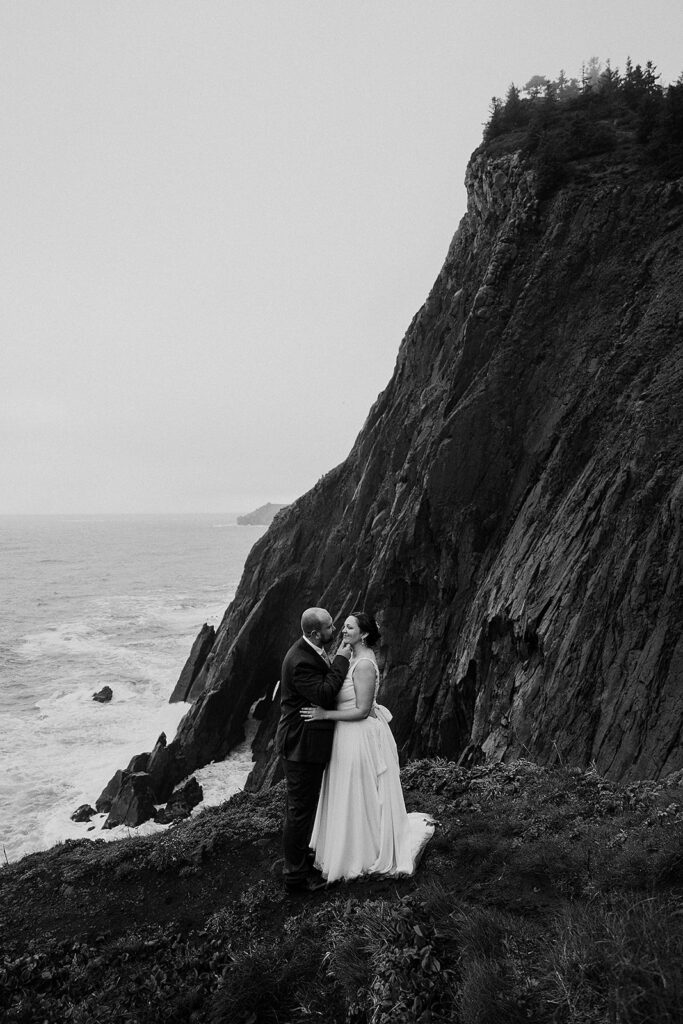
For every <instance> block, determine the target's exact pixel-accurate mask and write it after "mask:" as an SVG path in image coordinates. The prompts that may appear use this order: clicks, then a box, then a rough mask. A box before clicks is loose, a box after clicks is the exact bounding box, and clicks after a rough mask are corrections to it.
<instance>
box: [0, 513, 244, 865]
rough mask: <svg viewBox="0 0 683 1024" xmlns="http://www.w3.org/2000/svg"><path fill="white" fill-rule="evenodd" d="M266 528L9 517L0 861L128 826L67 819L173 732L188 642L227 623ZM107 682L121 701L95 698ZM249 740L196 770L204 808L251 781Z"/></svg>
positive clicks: (213, 522)
mask: <svg viewBox="0 0 683 1024" xmlns="http://www.w3.org/2000/svg"><path fill="white" fill-rule="evenodd" d="M262 533H263V529H262V528H260V527H239V526H236V525H235V524H234V521H233V520H232V519H231V517H228V516H223V517H220V516H109V517H107V516H93V517H80V518H76V517H2V518H0V573H1V576H0V608H1V609H2V612H1V616H2V617H1V620H0V693H1V694H2V700H1V701H0V856H1V857H3V859H4V858H5V857H6V858H7V859H8V860H14V859H16V858H18V857H20V856H23V855H24V854H26V853H29V852H33V851H35V850H40V849H45V848H47V847H48V846H51V845H52V844H54V843H55V842H57V841H60V840H63V839H66V838H79V837H89V838H104V839H107V840H110V839H116V838H119V836H120V835H121V834H125V835H127V834H128V831H129V830H128V829H127V828H124V827H121V828H118V829H112V830H109V831H101V826H102V823H103V822H104V819H105V816H104V815H97V816H96V817H95V818H93V819H92V821H91V822H90V824H88V823H75V822H72V821H71V820H70V815H71V813H72V812H73V811H74V810H75V809H76V807H78V806H79V804H82V803H90V804H93V805H94V803H95V800H96V798H97V796H98V795H99V793H100V792H101V790H102V789H103V787H104V786H105V785H106V783H107V781H108V780H109V779H110V777H111V776H112V775H113V773H114V771H115V770H116V769H117V768H121V767H125V765H126V764H127V763H128V761H129V760H130V758H131V757H132V756H133V754H135V753H139V752H141V751H143V750H151V749H152V746H153V745H154V743H155V741H156V739H157V737H158V735H159V733H161V732H165V733H166V735H167V737H168V738H169V739H171V738H172V737H173V735H174V734H175V730H176V727H177V725H178V722H179V721H180V719H181V717H182V715H183V714H184V713H185V712H186V711H187V709H188V705H185V704H171V705H170V704H168V698H169V696H170V693H171V691H172V689H173V686H174V684H175V682H176V679H177V677H178V675H179V674H180V670H181V669H182V666H183V664H184V662H185V659H186V658H187V655H188V654H189V651H190V647H191V645H192V642H193V640H194V638H195V636H196V634H197V632H198V631H199V629H200V627H201V625H202V623H204V622H209V623H213V624H214V625H216V626H217V625H218V623H219V622H220V619H221V617H222V615H223V612H224V610H225V608H226V606H227V604H228V603H229V601H230V600H231V598H232V594H233V592H234V589H235V587H236V585H237V583H238V581H239V577H240V575H241V572H242V568H243V565H244V560H245V558H246V556H247V554H248V551H249V549H250V548H251V546H252V544H253V543H254V541H255V540H256V539H257V538H258V537H259V536H260V535H261V534H262ZM105 684H108V685H109V686H111V688H112V690H113V692H114V697H113V699H112V701H111V702H110V703H109V704H99V703H97V702H96V701H93V699H92V694H93V693H94V692H95V691H96V690H99V689H100V688H101V687H102V686H103V685H105ZM249 740H250V737H249V738H248V740H247V742H246V743H245V744H243V746H242V747H241V748H240V749H239V750H238V751H235V752H233V754H232V755H231V756H230V758H229V759H228V760H227V761H225V762H223V763H221V764H220V765H209V766H207V767H206V768H204V769H202V770H201V771H200V772H196V773H195V775H196V777H197V778H198V781H199V782H200V783H201V784H202V786H203V788H204V806H206V805H207V804H215V803H220V802H222V801H223V800H224V799H226V798H227V796H229V795H231V793H233V792H235V791H236V790H237V789H239V788H241V787H242V785H243V784H244V781H245V779H246V776H247V774H248V772H249V770H250V767H251V755H250V752H249ZM200 806H201V805H200ZM160 828H162V826H158V825H155V824H153V823H152V824H149V823H148V824H146V825H144V826H142V827H141V830H140V831H142V832H150V831H155V830H158V829H160Z"/></svg>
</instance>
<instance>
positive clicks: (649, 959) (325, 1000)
mask: <svg viewBox="0 0 683 1024" xmlns="http://www.w3.org/2000/svg"><path fill="white" fill-rule="evenodd" d="M403 783H404V788H405V793H406V802H407V804H408V806H409V809H411V808H414V809H420V810H424V811H428V812H430V813H431V814H433V815H434V817H435V818H436V819H437V822H438V826H437V830H436V834H435V837H434V839H433V840H432V842H431V843H430V844H429V846H428V848H427V851H426V853H425V855H424V858H423V860H422V863H421V865H420V868H419V870H418V873H417V875H416V876H415V877H414V878H411V879H405V880H389V879H366V880H363V881H358V882H355V883H350V884H346V885H339V886H335V887H331V888H330V889H329V890H323V891H321V892H318V893H315V894H313V895H312V896H308V897H298V898H293V897H288V896H286V895H285V893H284V892H283V891H282V887H281V883H280V880H279V877H278V869H279V865H278V863H277V862H278V858H279V856H280V827H281V814H282V801H283V790H282V787H281V786H279V787H276V788H275V789H273V790H272V791H270V792H269V793H265V794H261V795H257V796H252V795H248V794H240V795H238V796H237V797H234V798H233V799H232V800H231V801H229V802H228V803H226V804H225V805H223V807H221V808H215V809H210V810H207V811H205V812H204V813H203V814H202V815H200V816H199V817H197V818H192V819H190V820H188V821H186V822H183V823H181V824H179V825H176V826H173V827H172V828H171V829H169V830H168V831H167V832H165V833H164V834H163V835H161V836H150V837H147V838H137V837H134V836H133V837H132V838H130V839H128V840H124V841H122V842H118V843H112V844H104V843H90V842H88V841H70V842H67V843H64V844H63V845H60V846H57V847H55V848H53V849H52V850H49V851H47V852H46V853H41V854H34V855H32V856H29V857H26V858H24V859H23V860H22V861H20V862H18V863H16V864H10V865H8V866H6V867H4V868H3V869H2V870H0V929H1V932H0V934H1V935H2V948H1V951H0V957H1V960H0V1016H2V1019H3V1020H6V1021H7V1022H8V1024H9V1022H15V1021H26V1022H29V1021H30V1022H31V1024H33V1022H39V1021H50V1022H52V1021H55V1022H56V1021H59V1022H62V1021H75V1022H81V1024H86V1022H87V1024H97V1022H102V1024H104V1022H114V1021H116V1022H117V1024H118V1022H123V1021H131V1022H138V1024H147V1022H156V1021H162V1020H163V1021H177V1022H181V1021H193V1022H197V1024H200V1022H216V1024H218V1022H231V1024H232V1022H235V1024H239V1022H249V1024H259V1022H265V1021H273V1022H275V1021H280V1022H283V1024H284V1022H304V1021H316V1020H317V1021H329V1022H342V1021H349V1022H356V1024H361V1022H372V1024H380V1022H385V1021H386V1022H389V1021H392V1022H393V1024H396V1022H413V1021H423V1022H428V1021H430V1022H433V1024H434V1022H438V1021H449V1022H450V1021H460V1022H463V1024H487V1022H490V1024H494V1022H495V1024H504V1022H517V1021H534V1022H537V1024H544V1022H572V1024H574V1022H576V1024H583V1022H586V1024H588V1022H594V1021H595V1022H603V1021H604V1022H605V1024H607V1022H612V1021H619V1022H624V1024H631V1022H633V1024H635V1022H643V1024H644V1022H646V1021H647V1022H649V1021H653V1022H654V1021H657V1022H658V1024H659V1022H662V1024H664V1022H674V1021H679V1020H680V1007H681V1006H683V806H682V805H681V798H682V796H683V792H682V791H681V789H680V788H678V787H676V786H665V785H658V784H654V783H639V784H636V785H633V786H630V787H628V788H622V787H619V786H616V785H613V784H610V783H607V782H605V781H604V780H603V779H601V778H600V777H599V776H598V775H597V774H595V773H594V772H580V771H577V770H571V769H567V770H565V769H557V770H550V769H541V768H538V767H537V766H535V765H533V764H531V763H529V762H516V763H514V764H510V765H490V766H484V767H480V768H474V769H471V770H465V769H459V768H457V767H456V766H455V765H453V764H452V763H450V762H445V761H438V760H437V761H420V762H415V763H413V764H411V765H409V766H408V767H407V768H406V769H404V771H403Z"/></svg>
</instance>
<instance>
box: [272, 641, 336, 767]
mask: <svg viewBox="0 0 683 1024" xmlns="http://www.w3.org/2000/svg"><path fill="white" fill-rule="evenodd" d="M348 668H349V659H348V658H344V657H343V656H342V655H341V654H338V655H337V657H336V658H335V659H334V661H333V662H332V664H331V665H328V664H327V662H326V661H325V659H324V658H322V657H321V656H320V655H319V654H317V653H316V651H314V650H313V648H312V647H311V645H310V644H308V643H306V641H305V640H304V638H303V637H301V638H300V639H299V640H297V642H296V643H295V644H293V646H292V647H290V649H289V650H288V651H287V654H286V655H285V660H284V661H283V663H282V674H281V676H280V722H279V724H278V727H277V734H276V738H275V746H276V750H277V752H278V753H279V754H280V755H281V756H282V757H285V758H287V760H289V761H309V762H314V763H316V764H325V763H326V762H327V761H329V759H330V754H331V752H332V737H333V733H334V722H306V721H305V720H304V719H303V718H302V717H301V715H300V714H299V712H300V711H301V709H302V708H305V707H309V706H310V705H311V704H317V705H318V707H321V708H326V709H327V710H328V711H329V710H332V709H333V708H334V707H335V705H336V698H337V694H338V693H339V691H340V689H341V686H342V683H343V682H344V678H345V677H346V673H347V671H348Z"/></svg>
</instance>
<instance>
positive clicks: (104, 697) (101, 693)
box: [92, 686, 114, 704]
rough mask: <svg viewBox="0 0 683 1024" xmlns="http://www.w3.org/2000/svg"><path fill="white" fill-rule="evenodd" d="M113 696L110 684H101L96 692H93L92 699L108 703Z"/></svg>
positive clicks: (100, 702)
mask: <svg viewBox="0 0 683 1024" xmlns="http://www.w3.org/2000/svg"><path fill="white" fill-rule="evenodd" d="M113 696H114V691H113V690H112V688H111V686H103V687H102V689H101V690H98V691H97V693H93V695H92V699H93V700H96V701H97V702H98V703H99V704H108V703H109V701H110V700H111V699H112V697H113Z"/></svg>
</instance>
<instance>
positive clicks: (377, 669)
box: [351, 658, 379, 679]
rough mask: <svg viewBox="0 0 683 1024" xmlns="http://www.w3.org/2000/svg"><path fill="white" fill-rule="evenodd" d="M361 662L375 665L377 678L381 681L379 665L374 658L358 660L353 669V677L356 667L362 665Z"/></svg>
mask: <svg viewBox="0 0 683 1024" xmlns="http://www.w3.org/2000/svg"><path fill="white" fill-rule="evenodd" d="M361 661H369V662H370V664H371V665H374V666H375V676H376V678H377V679H379V665H378V664H377V662H376V661H375V659H374V658H358V659H357V660H356V661H355V662H354V665H353V668H352V669H351V675H353V673H354V672H355V670H356V665H360V663H361Z"/></svg>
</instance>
